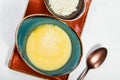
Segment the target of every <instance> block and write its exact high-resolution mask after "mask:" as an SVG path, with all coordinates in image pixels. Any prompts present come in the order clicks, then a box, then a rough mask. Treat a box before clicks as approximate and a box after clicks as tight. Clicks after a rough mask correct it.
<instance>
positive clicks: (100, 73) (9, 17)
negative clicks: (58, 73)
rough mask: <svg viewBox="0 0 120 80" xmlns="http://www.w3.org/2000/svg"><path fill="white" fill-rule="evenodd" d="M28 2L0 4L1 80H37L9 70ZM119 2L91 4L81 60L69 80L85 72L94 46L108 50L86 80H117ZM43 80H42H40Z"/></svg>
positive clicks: (119, 79)
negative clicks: (88, 55)
mask: <svg viewBox="0 0 120 80" xmlns="http://www.w3.org/2000/svg"><path fill="white" fill-rule="evenodd" d="M27 2H28V0H0V80H21V79H22V80H40V78H37V77H33V76H30V75H26V74H23V73H20V72H17V71H13V70H11V69H9V68H8V66H7V64H8V60H9V58H10V56H11V51H12V49H13V46H14V41H15V40H14V35H15V30H16V27H17V25H18V23H19V22H20V20H21V19H22V17H23V15H24V11H25V10H26V6H27ZM119 8H120V0H93V1H92V3H91V6H90V10H89V13H88V16H87V19H86V23H85V28H84V30H83V33H82V36H81V40H82V44H83V58H82V61H81V63H80V64H79V66H78V67H77V69H76V70H75V71H73V72H72V73H71V74H70V77H69V80H76V78H77V77H78V75H79V74H80V73H81V72H82V70H83V69H84V68H85V66H86V65H85V59H86V55H87V54H88V52H89V51H90V49H91V48H93V47H95V46H96V45H101V46H104V47H106V48H107V49H108V56H107V59H106V61H105V62H104V63H103V64H102V65H101V66H100V67H99V68H97V69H95V70H90V71H89V73H88V75H87V76H86V78H85V80H120V70H119V67H120V62H119V61H120V51H119V50H120V47H119V45H120V42H119V41H120V36H119V35H120V22H119V21H120V9H119ZM41 80H42V79H41Z"/></svg>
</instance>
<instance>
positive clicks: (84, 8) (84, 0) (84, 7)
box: [44, 0, 86, 21]
mask: <svg viewBox="0 0 120 80" xmlns="http://www.w3.org/2000/svg"><path fill="white" fill-rule="evenodd" d="M83 3H84V4H83V5H84V6H83V11H82V12H81V13H80V14H79V15H78V16H77V17H76V18H73V19H64V18H60V17H58V16H57V15H56V14H55V13H54V12H53V11H51V9H50V8H49V7H48V3H47V0H44V4H45V6H46V8H47V10H48V11H49V12H50V13H51V14H52V15H53V16H54V17H55V18H57V19H60V20H64V21H74V20H77V19H79V18H80V17H82V15H83V14H84V13H85V11H86V0H83Z"/></svg>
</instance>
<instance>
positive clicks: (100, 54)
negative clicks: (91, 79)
mask: <svg viewBox="0 0 120 80" xmlns="http://www.w3.org/2000/svg"><path fill="white" fill-rule="evenodd" d="M106 56H107V49H106V48H104V47H101V48H98V49H96V50H95V51H93V52H92V53H91V54H89V55H88V57H87V60H86V63H87V67H86V68H85V69H84V70H83V72H82V73H81V75H80V76H79V77H78V79H77V80H83V79H84V78H85V76H86V75H87V73H88V71H89V70H90V69H95V68H97V67H99V66H100V65H101V64H102V63H103V62H104V60H105V59H106Z"/></svg>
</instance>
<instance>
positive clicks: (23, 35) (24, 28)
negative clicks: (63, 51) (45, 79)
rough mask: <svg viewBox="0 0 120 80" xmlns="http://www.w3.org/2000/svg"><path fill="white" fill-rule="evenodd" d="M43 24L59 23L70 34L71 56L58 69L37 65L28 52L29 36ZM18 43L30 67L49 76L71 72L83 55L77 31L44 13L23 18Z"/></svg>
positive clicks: (19, 27) (20, 51)
mask: <svg viewBox="0 0 120 80" xmlns="http://www.w3.org/2000/svg"><path fill="white" fill-rule="evenodd" d="M42 24H53V25H57V26H58V27H60V28H61V29H63V30H64V31H65V32H66V33H67V34H68V36H69V38H70V40H71V45H72V51H71V56H70V58H69V60H68V61H67V63H66V64H65V65H64V66H63V67H61V68H59V69H57V70H53V71H47V70H42V69H40V68H38V67H36V66H35V65H33V64H32V62H31V61H30V59H29V58H28V56H27V54H26V42H27V39H28V36H29V35H30V33H31V32H32V31H33V30H34V29H35V28H36V27H38V26H39V25H42ZM16 45H17V48H18V51H19V54H20V56H21V57H22V59H23V60H24V61H25V63H26V64H27V65H28V66H29V67H31V68H32V69H33V70H35V71H37V72H39V73H41V74H45V75H49V76H58V75H64V74H67V73H70V72H71V71H73V70H74V69H75V68H76V67H77V65H78V64H79V62H80V60H81V57H82V44H81V41H80V39H79V37H78V36H77V34H76V32H75V31H74V30H73V29H72V28H70V27H69V26H68V25H67V24H65V23H64V22H62V21H60V20H57V19H55V18H53V17H50V16H48V15H43V14H34V15H30V16H27V17H25V18H24V19H23V21H22V22H21V23H20V25H19V26H18V28H17V31H16ZM21 66H22V65H21ZM48 67H49V66H48Z"/></svg>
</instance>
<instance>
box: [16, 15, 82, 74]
mask: <svg viewBox="0 0 120 80" xmlns="http://www.w3.org/2000/svg"><path fill="white" fill-rule="evenodd" d="M35 16H39V17H40V16H45V17H49V18H53V19H55V20H59V19H56V18H54V17H53V16H50V15H46V14H32V15H28V16H26V17H24V18H23V19H22V20H21V22H20V23H19V24H18V26H17V28H16V32H15V44H16V47H17V50H18V53H19V55H20V57H21V58H22V60H23V61H24V62H25V63H26V64H27V65H28V66H29V67H30V68H31V69H33V70H34V71H36V72H38V73H40V74H43V75H48V74H46V73H43V72H41V71H38V70H36V69H35V68H34V67H32V66H31V65H30V64H29V63H28V62H27V61H26V60H25V59H24V58H23V56H22V52H21V51H20V49H19V46H18V41H17V35H18V30H19V27H20V25H21V24H22V22H24V20H26V19H27V18H29V17H35ZM59 21H61V20H59ZM61 22H63V21H61ZM63 23H64V24H65V25H67V26H69V25H68V24H67V23H65V22H63ZM69 27H70V26H69ZM70 29H71V30H72V31H73V32H74V33H75V34H76V36H77V37H78V39H79V42H80V46H81V47H80V52H81V55H80V58H79V60H78V63H77V65H76V66H75V67H73V68H72V69H71V70H69V71H67V72H65V73H63V74H60V75H59V74H57V75H48V76H62V75H65V74H69V73H71V72H72V71H73V70H75V69H76V68H77V66H78V65H79V64H80V62H81V59H82V57H83V44H82V41H81V39H80V37H79V36H78V35H77V33H76V32H75V31H74V30H73V29H72V28H71V27H70Z"/></svg>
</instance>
